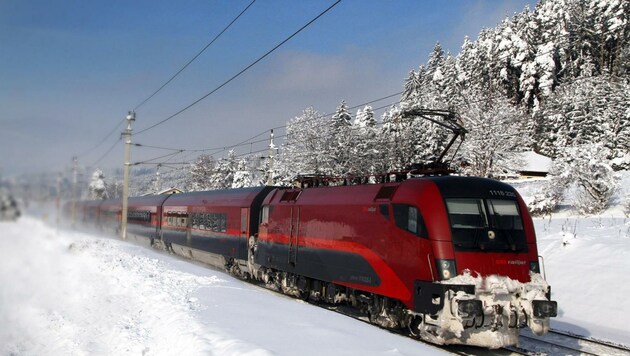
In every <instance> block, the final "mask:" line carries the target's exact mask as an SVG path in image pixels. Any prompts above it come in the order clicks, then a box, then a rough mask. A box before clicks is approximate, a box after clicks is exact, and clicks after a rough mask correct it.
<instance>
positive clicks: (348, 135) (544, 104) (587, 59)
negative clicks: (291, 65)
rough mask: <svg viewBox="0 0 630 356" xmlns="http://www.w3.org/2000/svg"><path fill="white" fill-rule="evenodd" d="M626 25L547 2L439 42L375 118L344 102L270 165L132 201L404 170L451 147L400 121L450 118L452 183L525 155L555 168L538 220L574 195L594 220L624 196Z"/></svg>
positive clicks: (588, 1) (628, 103) (572, 2)
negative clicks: (455, 136) (453, 46)
mask: <svg viewBox="0 0 630 356" xmlns="http://www.w3.org/2000/svg"><path fill="white" fill-rule="evenodd" d="M629 17H630V2H628V1H622V0H542V1H540V2H539V3H538V4H537V6H536V8H535V9H533V10H530V9H525V10H523V11H522V12H520V13H518V14H516V15H514V16H513V17H511V18H506V19H505V20H503V21H502V22H501V23H500V24H498V25H497V26H496V27H494V28H487V29H483V30H482V31H481V32H480V33H479V35H478V37H477V39H476V40H471V39H469V38H465V39H463V43H462V46H461V49H460V51H459V53H457V54H451V53H446V52H445V51H444V50H443V49H442V47H441V46H440V44H439V43H437V44H436V45H435V47H434V49H433V51H432V52H431V53H430V54H428V59H427V61H426V63H423V64H421V65H419V67H418V68H414V69H411V70H410V71H409V74H408V76H407V78H405V79H404V82H403V83H402V84H403V88H404V91H403V93H402V95H401V97H400V99H399V101H398V102H397V103H396V104H394V105H392V106H391V107H388V108H387V109H386V110H385V111H384V112H383V113H382V115H380V117H377V115H376V114H375V111H376V110H375V109H373V108H372V107H370V106H365V107H360V108H358V110H357V111H356V112H352V111H351V110H350V109H349V106H348V104H347V103H346V102H345V101H343V100H341V98H340V104H339V106H338V107H337V108H336V110H335V111H334V113H333V114H331V115H326V114H325V113H323V112H321V111H319V109H317V108H313V107H308V108H305V109H304V111H303V112H302V114H301V115H299V116H297V117H295V118H293V119H291V120H289V121H288V122H287V127H286V135H285V137H284V141H283V143H282V144H281V145H279V146H280V147H278V149H274V150H271V151H270V153H269V154H267V152H265V153H264V154H267V155H268V156H273V163H271V160H269V157H267V159H261V157H260V155H261V153H258V154H252V155H237V154H236V153H235V152H234V151H231V152H229V154H228V155H227V157H225V158H215V157H212V156H210V155H201V156H199V157H197V158H196V160H195V161H194V162H192V163H191V164H190V166H187V167H185V168H181V169H176V170H171V171H168V172H165V173H162V175H161V178H160V182H156V181H155V180H156V178H155V176H152V175H141V176H135V177H134V179H133V181H134V182H133V183H132V187H131V191H132V192H133V193H136V194H143V193H151V192H155V191H158V190H159V189H160V187H161V186H164V187H166V186H177V187H179V188H182V189H184V190H207V189H222V188H237V187H244V186H252V185H261V184H266V183H268V182H272V183H273V184H275V185H291V184H293V183H294V181H295V180H296V178H297V177H299V176H305V175H307V176H326V177H340V178H344V177H357V176H365V177H370V176H372V177H374V176H376V175H380V174H383V173H387V172H392V171H400V170H404V169H405V168H407V167H409V166H411V165H412V164H418V163H426V162H430V161H432V160H434V159H435V157H436V156H437V155H439V154H440V153H441V152H442V151H443V149H444V147H445V145H446V144H447V143H448V142H449V140H450V138H451V137H452V133H451V132H450V131H449V130H446V129H444V128H443V127H442V126H440V125H437V124H436V123H434V122H431V121H429V120H423V119H410V118H407V117H405V116H404V115H402V113H405V112H408V111H409V110H413V109H427V110H448V111H450V112H453V113H455V115H456V117H457V118H458V120H459V123H460V124H461V125H462V126H463V127H464V128H465V129H466V130H467V133H466V135H465V140H463V143H462V145H461V147H459V149H458V150H457V151H456V153H454V151H455V150H452V151H453V152H451V153H450V155H448V156H447V157H446V159H447V161H448V163H449V164H450V168H451V169H453V170H454V171H455V172H456V173H457V174H463V175H474V176H482V177H510V176H513V175H514V174H515V173H516V172H517V171H518V168H519V166H522V164H523V163H522V162H520V161H519V155H518V153H519V152H524V151H535V152H537V153H539V154H542V155H545V156H547V157H551V158H552V159H554V162H555V163H554V165H553V167H552V170H551V172H550V176H551V178H550V180H549V184H548V186H547V187H546V188H545V189H544V191H542V192H541V193H540V194H539V195H538V196H537V198H536V200H535V202H534V205H533V206H532V208H533V209H534V212H538V213H546V212H549V211H551V210H552V209H553V208H554V207H555V206H556V205H557V204H558V202H559V201H560V200H561V199H562V194H563V191H564V189H566V188H567V187H569V186H571V185H575V184H577V185H578V188H579V189H581V190H582V191H583V194H582V195H581V196H582V198H581V200H582V201H583V207H582V208H580V211H582V212H585V213H592V212H596V211H599V210H601V209H602V208H603V207H604V206H605V204H606V202H607V199H609V198H610V196H611V195H612V192H613V191H614V190H615V189H616V188H617V183H616V174H615V172H616V171H620V170H628V169H630V23H629ZM305 85H306V84H305ZM270 165H272V166H270ZM110 186H119V185H118V184H117V183H114V184H110ZM117 189H119V188H117ZM110 190H112V189H110ZM114 194H116V191H111V192H110V194H109V195H114Z"/></svg>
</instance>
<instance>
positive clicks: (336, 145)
mask: <svg viewBox="0 0 630 356" xmlns="http://www.w3.org/2000/svg"><path fill="white" fill-rule="evenodd" d="M330 126H331V132H330V134H331V142H330V151H329V152H328V155H329V157H330V161H331V163H332V167H331V172H330V173H331V175H332V176H335V177H345V176H347V175H349V174H350V172H351V167H350V165H351V160H352V155H351V152H350V150H351V149H350V146H351V142H352V141H351V137H352V115H350V113H349V112H348V106H347V105H346V101H345V100H342V101H341V103H340V104H339V106H338V107H337V111H336V112H335V114H334V115H333V116H332V118H331V122H330Z"/></svg>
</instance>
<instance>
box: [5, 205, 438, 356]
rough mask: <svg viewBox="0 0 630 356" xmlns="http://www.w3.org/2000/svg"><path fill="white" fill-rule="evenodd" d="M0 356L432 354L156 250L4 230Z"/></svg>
mask: <svg viewBox="0 0 630 356" xmlns="http://www.w3.org/2000/svg"><path fill="white" fill-rule="evenodd" d="M0 261H1V262H0V266H1V268H0V284H1V285H2V288H0V355H325V354H329V355H361V354H362V355H417V354H442V353H443V352H442V351H441V350H438V349H436V348H434V347H432V346H430V345H425V344H422V343H419V342H416V341H414V340H411V339H408V338H405V337H401V336H398V335H395V334H392V333H390V332H387V331H384V330H381V329H378V328H376V327H374V326H372V325H368V324H366V323H363V322H361V321H357V320H354V319H351V318H349V317H346V316H343V315H340V314H336V313H334V312H330V311H327V310H324V309H321V308H318V307H316V306H313V305H309V304H307V303H304V302H300V301H298V300H296V299H292V298H289V297H285V296H282V295H279V294H276V293H273V292H271V291H268V290H265V289H262V288H258V287H256V286H253V285H250V284H247V283H245V282H242V281H240V280H237V279H234V278H232V277H231V276H229V275H226V274H224V273H222V272H219V271H215V270H212V269H210V268H207V267H204V266H200V265H196V264H193V263H191V262H189V261H185V260H182V259H179V258H176V257H173V256H170V255H167V254H164V253H161V252H158V251H154V250H152V249H149V248H145V247H141V246H137V245H133V244H130V243H127V242H123V241H118V240H115V239H111V238H105V237H98V236H92V235H88V234H84V233H79V232H68V231H59V232H57V231H56V229H55V228H54V227H50V226H47V225H45V224H44V223H43V222H41V221H40V220H37V219H35V218H33V217H23V218H21V219H20V220H18V222H15V223H9V222H0Z"/></svg>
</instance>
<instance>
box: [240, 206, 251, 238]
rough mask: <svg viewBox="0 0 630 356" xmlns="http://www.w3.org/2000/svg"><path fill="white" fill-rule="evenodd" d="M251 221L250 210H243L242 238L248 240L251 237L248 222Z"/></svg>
mask: <svg viewBox="0 0 630 356" xmlns="http://www.w3.org/2000/svg"><path fill="white" fill-rule="evenodd" d="M248 221H249V208H241V237H244V238H246V239H247V238H248V237H249V231H248V230H249V225H248V224H247V222H248Z"/></svg>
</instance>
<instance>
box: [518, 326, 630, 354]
mask: <svg viewBox="0 0 630 356" xmlns="http://www.w3.org/2000/svg"><path fill="white" fill-rule="evenodd" d="M515 349H517V350H519V351H524V352H526V354H527V355H549V356H556V355H606V356H630V348H629V347H628V346H624V345H618V344H615V343H612V342H607V341H602V340H598V339H595V338H591V337H586V336H581V335H576V334H572V333H568V332H564V331H560V330H551V331H549V333H547V334H545V335H543V336H534V335H533V334H532V333H531V332H530V331H529V330H524V331H522V332H521V338H520V342H519V347H518V348H515Z"/></svg>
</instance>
